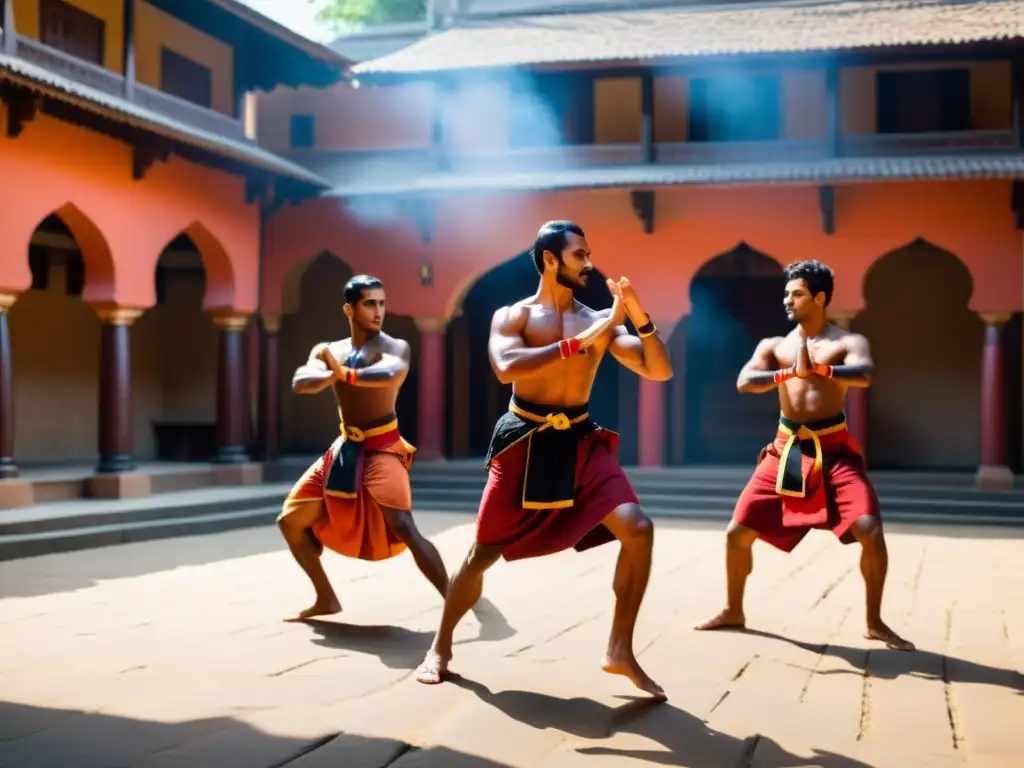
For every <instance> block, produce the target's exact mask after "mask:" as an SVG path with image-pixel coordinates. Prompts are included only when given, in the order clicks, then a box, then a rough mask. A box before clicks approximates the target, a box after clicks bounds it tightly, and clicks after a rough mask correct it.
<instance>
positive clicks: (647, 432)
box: [637, 376, 668, 467]
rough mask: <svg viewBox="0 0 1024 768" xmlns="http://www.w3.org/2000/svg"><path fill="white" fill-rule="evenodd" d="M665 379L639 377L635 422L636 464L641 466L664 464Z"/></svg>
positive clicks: (660, 465) (666, 385)
mask: <svg viewBox="0 0 1024 768" xmlns="http://www.w3.org/2000/svg"><path fill="white" fill-rule="evenodd" d="M667 388H668V382H666V381H652V380H651V379H645V378H644V377H642V376H641V377H640V397H639V406H638V411H639V421H638V423H637V464H639V465H640V466H641V467H663V466H665V427H666V424H667V417H666V414H665V393H666V390H667Z"/></svg>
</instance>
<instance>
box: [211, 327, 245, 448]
mask: <svg viewBox="0 0 1024 768" xmlns="http://www.w3.org/2000/svg"><path fill="white" fill-rule="evenodd" d="M248 322H249V318H248V316H247V315H221V316H217V317H215V318H214V323H215V324H216V325H217V328H218V331H219V334H218V335H219V339H218V349H217V352H218V356H217V461H218V462H219V463H222V464H240V463H244V462H247V461H248V460H249V456H248V454H247V453H246V434H245V433H246V429H245V391H244V390H245V356H244V354H243V339H242V335H243V331H244V330H245V326H246V325H247V324H248Z"/></svg>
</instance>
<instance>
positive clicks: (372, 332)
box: [352, 317, 380, 336]
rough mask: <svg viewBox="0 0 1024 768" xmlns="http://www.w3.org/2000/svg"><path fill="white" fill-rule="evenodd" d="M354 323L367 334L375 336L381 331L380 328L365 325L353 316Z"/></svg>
mask: <svg viewBox="0 0 1024 768" xmlns="http://www.w3.org/2000/svg"><path fill="white" fill-rule="evenodd" d="M352 325H354V326H355V327H356V328H358V329H359V330H360V331H362V332H363V333H364V334H366V335H367V336H375V335H377V334H378V333H380V331H379V330H378V329H376V328H373V327H371V326H367V325H363V324H362V323H361V322H360V321H358V320H356V319H355V318H354V317H353V318H352Z"/></svg>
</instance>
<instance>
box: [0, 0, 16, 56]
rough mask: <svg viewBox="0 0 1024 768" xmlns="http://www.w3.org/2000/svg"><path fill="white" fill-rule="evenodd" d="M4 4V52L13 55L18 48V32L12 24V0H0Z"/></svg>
mask: <svg viewBox="0 0 1024 768" xmlns="http://www.w3.org/2000/svg"><path fill="white" fill-rule="evenodd" d="M0 3H3V6H4V17H3V23H4V53H6V54H7V55H8V56H13V55H14V54H15V52H16V51H17V49H18V33H17V31H16V29H15V26H14V0H0Z"/></svg>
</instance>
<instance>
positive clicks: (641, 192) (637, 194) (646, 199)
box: [629, 189, 654, 235]
mask: <svg viewBox="0 0 1024 768" xmlns="http://www.w3.org/2000/svg"><path fill="white" fill-rule="evenodd" d="M629 199H630V201H631V202H632V203H633V213H635V214H636V215H637V218H639V219H640V221H642V222H643V224H644V232H645V233H646V234H648V235H649V234H651V233H653V232H654V190H653V189H633V190H630V192H629Z"/></svg>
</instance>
